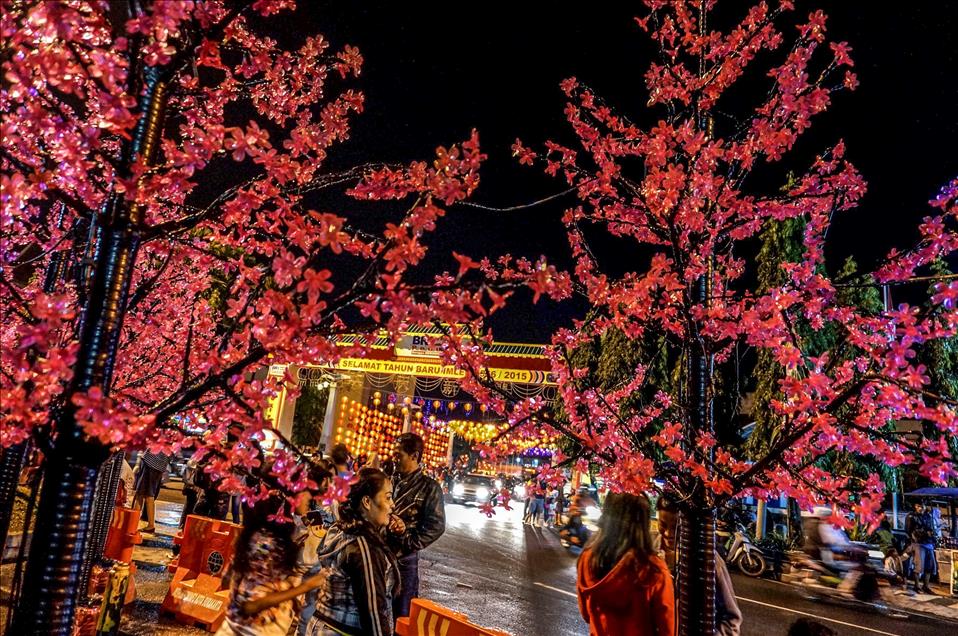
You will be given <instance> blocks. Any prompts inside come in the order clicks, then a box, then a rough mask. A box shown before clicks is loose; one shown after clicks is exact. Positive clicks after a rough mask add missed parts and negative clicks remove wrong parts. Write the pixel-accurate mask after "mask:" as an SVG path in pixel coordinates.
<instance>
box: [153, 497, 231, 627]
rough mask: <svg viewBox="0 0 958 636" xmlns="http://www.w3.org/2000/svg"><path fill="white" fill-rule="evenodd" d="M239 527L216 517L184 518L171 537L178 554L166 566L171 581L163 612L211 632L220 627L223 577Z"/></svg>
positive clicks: (226, 599)
mask: <svg viewBox="0 0 958 636" xmlns="http://www.w3.org/2000/svg"><path fill="white" fill-rule="evenodd" d="M241 530H242V526H238V525H236V524H234V523H228V522H226V521H220V520H218V519H210V518H208V517H199V516H197V515H190V516H188V517H187V518H186V525H185V527H184V528H183V531H182V532H181V533H180V534H179V535H177V536H176V537H175V538H174V539H173V542H174V543H178V544H179V545H180V554H179V555H178V556H177V557H176V558H175V559H173V561H172V562H171V563H170V565H169V569H170V571H171V572H173V580H172V581H171V582H170V589H169V591H168V592H167V593H166V598H165V599H163V605H162V606H161V611H162V612H163V613H164V614H166V615H167V616H172V617H173V618H174V619H176V621H177V622H180V623H183V624H186V625H194V626H197V627H200V628H202V629H205V630H207V631H210V632H215V631H216V630H217V629H219V627H220V624H222V622H223V619H224V618H225V617H226V605H227V603H228V602H229V590H227V589H224V588H223V576H225V574H226V571H227V570H228V569H229V566H230V563H231V562H232V561H233V550H234V549H235V546H236V539H237V537H239V534H240V531H241Z"/></svg>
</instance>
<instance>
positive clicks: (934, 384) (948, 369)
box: [918, 260, 958, 400]
mask: <svg viewBox="0 0 958 636" xmlns="http://www.w3.org/2000/svg"><path fill="white" fill-rule="evenodd" d="M954 273H955V272H953V271H951V270H950V269H949V268H948V264H947V263H945V262H944V261H943V260H937V261H935V262H934V263H932V265H931V274H932V275H933V276H945V275H948V274H954ZM918 357H919V359H920V360H921V362H922V363H923V364H924V365H925V366H926V367H928V377H929V379H930V380H931V384H930V386H929V387H928V390H929V391H932V392H933V393H937V394H938V395H942V396H944V397H948V398H951V399H953V400H958V336H955V337H951V338H942V339H937V340H932V341H931V342H929V343H927V344H925V346H923V347H921V349H919V351H918Z"/></svg>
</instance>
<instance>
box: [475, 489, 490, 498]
mask: <svg viewBox="0 0 958 636" xmlns="http://www.w3.org/2000/svg"><path fill="white" fill-rule="evenodd" d="M488 498H489V489H488V488H486V487H485V486H479V487H478V488H476V499H488Z"/></svg>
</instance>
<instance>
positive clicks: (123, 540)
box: [103, 506, 143, 563]
mask: <svg viewBox="0 0 958 636" xmlns="http://www.w3.org/2000/svg"><path fill="white" fill-rule="evenodd" d="M139 525H140V511H139V510H134V509H133V508H122V507H120V506H117V507H116V508H114V509H113V518H112V519H111V520H110V530H109V532H107V535H106V544H105V545H104V546H103V556H105V557H106V558H108V559H113V560H114V561H123V562H124V563H130V562H131V561H133V546H135V545H139V544H141V543H143V535H141V534H140V531H139V530H138V529H137V528H138V527H139Z"/></svg>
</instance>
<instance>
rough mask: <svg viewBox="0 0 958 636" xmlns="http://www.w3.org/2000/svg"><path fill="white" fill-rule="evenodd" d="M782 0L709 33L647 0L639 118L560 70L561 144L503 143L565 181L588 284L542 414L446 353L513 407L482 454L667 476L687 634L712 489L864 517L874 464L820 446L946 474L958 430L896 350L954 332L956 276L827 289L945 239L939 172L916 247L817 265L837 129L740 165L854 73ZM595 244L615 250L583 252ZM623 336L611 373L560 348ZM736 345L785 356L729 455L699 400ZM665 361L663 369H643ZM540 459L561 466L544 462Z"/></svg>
mask: <svg viewBox="0 0 958 636" xmlns="http://www.w3.org/2000/svg"><path fill="white" fill-rule="evenodd" d="M791 4H792V3H791V2H786V1H782V2H779V3H777V4H776V6H774V7H772V6H770V5H769V4H768V3H765V2H762V3H760V4H758V5H756V6H754V7H752V8H751V9H749V10H747V12H745V13H744V14H739V15H744V17H741V19H740V21H739V22H738V24H737V25H735V26H734V27H733V28H731V29H730V30H729V31H727V32H723V31H718V30H712V29H711V28H710V27H709V25H708V23H707V20H708V16H709V14H710V11H712V9H713V5H714V2H689V1H686V0H669V1H666V0H646V2H645V5H646V8H647V9H648V11H647V14H646V15H644V16H643V17H641V18H638V19H637V23H638V26H639V27H640V28H641V29H642V30H643V31H646V32H647V33H648V34H649V35H650V36H651V37H652V38H653V40H654V42H655V44H656V45H657V49H658V55H657V57H655V59H654V60H653V61H652V62H651V63H650V65H649V68H648V71H647V72H646V74H645V87H646V90H647V92H648V96H649V106H650V107H652V108H654V109H655V111H656V113H657V116H658V122H657V123H656V124H655V125H652V126H649V127H642V126H640V125H638V124H636V123H634V122H633V121H630V120H629V119H628V118H627V117H625V116H623V115H621V114H619V113H617V112H616V111H615V110H614V109H613V106H612V105H610V104H608V103H606V102H605V101H603V100H602V98H601V97H600V96H599V95H598V94H596V93H595V92H594V91H593V90H592V89H591V88H589V87H588V86H587V85H585V84H584V83H583V82H581V81H579V80H577V79H574V78H573V79H568V80H566V81H564V82H563V83H562V89H563V91H564V92H565V94H566V95H567V97H568V103H567V104H566V108H565V114H566V117H567V120H568V122H569V124H570V125H571V127H572V130H573V131H574V134H575V136H576V137H577V140H578V146H577V147H574V148H573V147H570V146H568V145H563V144H560V143H556V142H551V141H550V142H547V143H546V144H545V148H544V149H543V150H541V151H537V150H534V149H531V148H529V147H528V146H526V145H525V144H523V143H522V142H521V141H517V142H516V144H515V146H514V152H515V155H516V156H517V157H518V160H519V161H520V162H521V163H523V164H528V165H534V164H541V165H542V166H543V167H544V169H545V171H546V172H547V173H549V174H551V175H555V176H557V177H561V178H564V179H565V181H566V182H567V183H568V184H569V185H570V186H572V187H574V188H576V189H577V194H578V199H579V201H578V204H577V205H576V206H574V207H571V208H569V209H568V210H566V211H565V214H564V217H563V221H564V223H565V227H566V229H567V230H568V237H569V244H570V246H571V249H572V253H573V255H574V258H575V269H574V273H573V280H574V281H575V285H574V293H577V294H581V295H582V296H584V297H585V298H587V299H588V302H589V306H590V311H589V314H588V316H587V317H586V318H584V319H582V320H579V321H577V322H576V323H575V325H574V327H573V328H570V329H562V330H560V331H558V332H557V333H556V334H555V335H554V337H553V340H552V349H551V356H552V368H553V372H554V373H555V375H556V379H557V381H558V383H559V403H560V408H559V409H558V411H559V412H560V416H556V415H554V414H550V413H551V412H552V410H551V409H550V408H549V407H548V405H546V404H545V403H544V402H543V401H542V400H540V399H538V398H533V399H529V400H525V401H522V402H514V401H510V400H509V399H508V398H507V395H506V394H505V393H504V392H502V391H501V390H499V387H497V386H496V385H495V383H493V382H491V381H489V380H488V379H487V378H485V377H484V376H483V375H482V371H481V370H482V368H483V367H484V366H485V365H486V360H485V358H484V356H483V354H482V351H481V350H479V349H473V350H470V349H469V348H466V347H462V348H460V350H459V351H457V354H458V355H460V356H464V357H466V358H467V359H468V360H469V362H468V364H467V366H469V367H470V368H472V369H473V370H474V373H473V374H471V377H472V378H473V380H474V382H473V386H472V387H471V391H472V392H473V393H474V394H476V395H478V396H480V397H481V398H482V399H484V400H486V401H487V402H488V403H489V404H490V405H492V406H493V407H494V408H495V409H497V410H498V411H499V412H502V413H505V414H507V415H508V417H509V421H510V423H511V424H512V427H511V428H510V429H509V431H508V432H507V433H506V434H504V435H503V436H502V438H501V439H500V440H499V443H496V444H491V445H489V446H488V447H486V448H484V451H485V452H486V454H487V455H495V454H497V453H504V452H509V449H510V445H511V442H510V440H511V439H516V438H520V439H521V438H522V437H523V436H536V435H539V434H540V430H539V429H542V428H544V429H545V430H546V431H547V432H550V433H560V434H562V435H564V436H565V437H566V438H567V439H568V440H569V449H570V453H571V454H570V455H569V456H566V457H563V456H560V457H559V458H558V459H559V461H565V462H567V463H572V464H574V465H576V466H578V468H579V469H580V470H583V471H587V470H588V468H589V465H590V464H591V465H592V466H598V472H599V474H600V476H601V477H602V478H604V480H605V483H606V484H607V485H608V486H609V487H610V488H611V489H613V490H620V491H633V492H635V491H639V492H641V491H650V490H652V489H654V488H655V486H654V485H653V480H656V479H657V480H662V481H664V482H665V483H666V487H668V488H671V489H674V490H675V491H676V492H677V493H678V495H679V497H680V500H681V503H680V506H681V510H682V517H683V520H684V521H683V524H682V526H681V527H682V531H681V537H680V546H682V547H683V554H682V555H681V557H680V559H679V570H680V571H679V576H678V580H679V581H680V603H679V605H680V623H681V625H682V631H683V633H685V634H711V633H712V632H713V630H714V616H715V605H714V604H715V601H714V599H715V594H714V585H715V583H714V557H713V555H714V545H715V539H714V512H715V510H716V508H717V507H718V506H720V505H721V504H722V503H723V502H725V501H727V500H728V499H729V498H731V497H738V496H743V495H748V494H752V495H756V496H758V497H770V496H773V495H779V494H781V495H787V496H790V497H794V498H796V499H797V500H798V501H799V502H800V504H801V505H803V506H804V507H811V506H812V505H814V504H819V503H826V504H834V505H836V506H837V508H838V510H839V511H840V513H854V514H855V515H857V516H858V518H859V519H862V520H864V521H866V522H870V521H874V520H875V519H877V517H878V516H879V515H880V514H881V512H882V501H883V498H884V494H885V493H884V484H883V482H882V480H881V479H880V478H879V475H878V474H877V473H876V474H872V475H870V476H868V477H867V478H864V479H862V478H857V477H837V476H835V475H832V474H829V473H828V472H827V471H826V470H824V469H823V468H822V464H823V460H825V459H826V458H827V457H828V456H829V455H830V454H833V453H838V452H842V453H851V454H853V455H855V456H858V457H861V458H867V459H869V460H870V461H874V462H877V463H881V464H884V465H887V466H892V467H894V466H902V465H905V464H915V465H918V466H919V467H920V470H921V473H922V475H924V476H925V477H927V478H928V479H929V480H931V481H933V482H935V483H945V482H946V481H947V480H948V479H951V478H954V477H956V476H958V472H956V467H955V461H954V460H955V458H954V457H953V456H952V455H951V452H950V448H949V444H948V440H949V439H950V438H953V437H954V435H955V434H956V433H958V405H956V403H955V401H954V400H951V399H948V398H946V397H943V396H939V395H935V394H934V393H933V392H931V391H929V390H928V386H927V385H928V377H927V371H926V368H925V367H924V366H923V365H921V364H920V363H918V362H917V361H916V358H915V355H916V348H917V347H918V346H920V345H922V344H924V343H928V342H932V341H935V340H939V339H944V338H948V337H953V336H954V334H955V333H956V329H958V306H956V305H958V283H956V282H955V281H954V279H953V278H947V279H942V280H940V281H939V282H937V283H936V284H935V286H934V287H933V289H932V292H931V293H930V294H929V295H928V297H927V299H926V300H927V302H926V303H925V304H923V305H922V306H904V305H903V306H899V307H897V308H891V309H889V310H887V311H884V312H880V313H879V314H877V315H875V314H872V313H867V312H865V311H862V310H861V309H859V308H858V307H856V306H854V305H853V304H848V303H843V301H842V298H843V297H847V296H848V295H847V294H846V295H842V294H839V293H838V289H839V287H840V286H841V285H875V284H897V283H902V282H905V281H908V280H909V279H910V278H912V277H914V276H915V275H916V273H923V272H925V271H926V270H927V267H928V266H929V264H930V263H932V261H934V260H935V259H938V258H943V257H947V255H949V254H954V253H955V250H956V249H958V233H956V223H958V180H956V181H953V182H951V183H950V184H948V185H946V186H945V187H944V188H943V189H942V191H941V192H940V194H939V195H938V196H937V197H936V198H935V199H934V200H933V201H931V206H932V210H931V212H930V213H929V215H928V216H926V217H925V218H924V219H923V220H922V221H921V223H920V225H919V231H920V241H919V242H918V244H917V245H916V246H914V247H913V248H911V249H907V250H902V251H893V252H892V253H890V254H888V256H887V259H886V260H885V261H884V263H883V264H882V265H881V266H880V267H879V268H878V269H877V271H875V272H873V273H872V274H871V275H868V276H865V275H859V276H855V277H854V278H851V279H847V280H840V279H838V278H835V277H830V276H829V274H828V272H827V267H826V263H825V258H824V250H823V248H824V244H825V236H826V232H827V230H828V228H829V224H830V223H831V221H832V218H833V217H834V215H835V214H839V213H842V212H844V211H846V210H849V209H851V208H853V207H854V206H855V205H856V204H857V202H858V201H859V199H860V198H861V196H862V194H863V193H864V192H865V182H864V179H863V178H862V176H861V175H860V174H859V173H858V172H857V171H856V170H855V168H854V166H852V165H851V163H849V161H848V160H847V159H846V158H845V145H844V143H843V142H841V141H840V140H836V141H835V143H834V145H832V146H831V147H830V148H827V149H825V150H824V151H823V152H822V153H821V154H820V155H819V156H818V157H817V158H816V159H815V160H814V161H813V162H812V163H811V165H809V166H807V169H805V170H804V171H803V172H800V173H799V174H798V175H797V176H795V177H794V178H793V179H789V180H788V183H787V184H786V186H785V187H784V188H781V189H780V188H779V187H778V186H777V185H771V187H769V188H768V189H767V190H762V188H761V185H760V184H761V181H758V180H757V179H756V178H755V177H754V176H753V172H754V171H755V170H756V169H757V168H759V167H760V166H764V165H766V164H776V163H778V162H780V160H781V159H782V158H783V156H784V155H785V154H786V153H787V152H788V151H789V150H790V149H791V148H792V147H793V146H794V144H795V142H796V140H797V139H798V138H799V137H800V136H801V134H802V133H803V132H804V131H805V130H806V129H807V128H808V127H809V125H810V124H811V120H812V119H813V118H814V117H815V116H816V115H817V114H819V113H821V112H822V111H824V110H825V109H826V108H827V107H828V106H829V104H830V103H831V100H832V98H833V96H834V95H835V94H836V93H837V92H839V91H843V90H853V89H854V88H855V87H856V85H857V79H856V76H855V74H854V71H853V61H852V59H851V57H850V55H849V52H850V47H849V46H848V45H847V44H846V43H844V42H827V41H826V38H825V33H826V28H825V21H826V18H825V15H824V14H823V13H822V12H820V11H816V12H814V13H812V14H811V15H809V16H808V17H807V19H806V20H805V21H803V22H802V23H801V24H799V25H798V28H797V30H796V29H795V28H794V27H793V28H791V29H789V30H787V31H780V30H779V28H778V27H777V26H776V24H777V22H779V21H781V20H780V18H781V16H782V14H783V13H786V12H788V11H789V10H791V9H792V6H791ZM732 6H735V5H734V4H733V5H732ZM728 10H729V11H734V10H737V8H736V9H733V8H732V7H728ZM726 17H727V16H726ZM786 42H788V44H786ZM760 55H761V56H762V58H763V59H764V58H768V59H772V58H773V57H774V56H775V55H778V65H777V66H774V67H773V68H771V69H770V70H768V72H767V82H768V89H769V90H768V92H767V94H765V95H761V96H759V100H758V103H757V105H756V106H755V107H754V109H753V110H751V111H750V112H748V113H747V114H746V115H745V116H744V117H741V118H738V117H734V116H732V115H730V114H729V113H730V112H733V110H734V109H735V108H736V104H740V103H741V93H740V92H739V93H738V94H737V97H736V99H726V98H727V96H728V95H731V94H736V90H737V88H739V87H737V86H736V83H737V82H739V81H740V80H742V77H743V75H744V74H745V73H746V71H748V72H751V73H754V72H755V70H754V68H753V66H755V65H754V64H753V62H754V61H755V60H756V58H758V57H759V56H760ZM757 184H759V185H757ZM789 219H795V220H798V222H800V224H801V226H802V227H803V234H802V248H801V250H800V252H801V254H800V256H799V257H798V258H795V259H794V260H787V261H786V262H784V263H783V265H782V268H783V270H784V273H785V276H783V277H782V282H781V284H778V285H772V286H771V287H769V288H767V289H762V290H757V289H755V285H754V284H752V283H750V282H749V281H750V276H749V275H748V274H749V271H750V266H753V265H752V264H753V263H754V257H755V250H756V245H757V241H756V240H755V239H756V237H757V236H758V234H759V232H760V231H761V230H762V229H763V227H765V226H766V225H767V224H769V223H770V222H773V221H775V222H781V221H785V220H789ZM602 235H605V236H604V237H603V240H602V241H600V242H597V241H596V240H595V239H596V238H597V237H599V236H602ZM608 235H611V237H612V238H611V239H610V238H608ZM609 245H613V246H614V248H613V249H616V250H617V251H618V253H616V254H609V253H608V252H603V251H602V246H609ZM623 254H627V255H628V256H627V258H625V257H623ZM609 261H613V262H615V263H619V264H621V263H623V262H629V263H631V265H629V266H628V267H626V269H627V271H626V272H625V273H621V272H620V273H614V272H613V271H612V270H610V269H608V268H604V267H603V265H604V264H607V263H608V262H609ZM490 275H492V274H491V273H490ZM923 284H925V283H923ZM826 326H827V327H828V328H829V329H830V330H831V331H833V332H834V333H835V334H837V335H836V336H835V338H836V341H835V343H834V344H833V345H832V347H831V348H830V349H829V350H824V351H814V350H812V348H811V346H810V343H808V342H806V341H805V340H804V339H803V337H802V333H803V331H804V332H806V333H807V330H809V329H811V330H820V329H823V328H825V327H826ZM799 327H801V328H799ZM622 338H625V339H627V340H631V341H632V342H634V343H635V350H638V351H644V352H645V354H644V355H645V359H643V360H640V361H639V362H638V363H636V364H635V366H634V368H633V369H632V372H631V373H630V374H628V377H627V379H625V380H622V381H620V382H618V383H616V384H613V385H611V386H610V385H609V384H607V383H603V382H601V381H600V380H601V377H600V376H601V373H598V372H597V370H596V368H595V367H594V366H590V365H589V364H588V359H587V358H588V357H587V356H582V355H579V354H580V352H581V351H582V350H583V349H586V348H590V347H600V348H601V347H602V346H603V344H604V343H608V342H609V340H610V339H619V340H621V339H622ZM650 345H654V346H650ZM747 351H751V352H752V353H751V354H750V355H749V356H746V355H744V352H747ZM755 351H766V352H768V353H769V355H771V356H772V358H773V359H774V360H775V361H776V362H777V363H778V365H780V367H781V368H782V369H783V373H782V375H781V377H780V378H779V379H778V386H779V388H780V390H781V399H778V400H775V401H773V403H772V405H771V408H772V409H773V410H774V412H775V413H776V415H777V420H778V422H779V423H778V425H777V427H776V429H775V430H774V431H773V432H772V434H771V437H770V441H769V443H768V444H767V446H766V447H765V448H764V449H763V450H762V452H761V453H760V454H759V455H758V456H757V457H755V456H749V455H748V454H747V453H746V449H745V448H744V444H743V443H742V439H741V437H740V436H739V435H738V431H736V430H734V427H732V426H731V422H726V421H716V418H715V417H714V408H715V398H716V395H717V393H718V391H719V387H721V386H726V387H727V386H728V384H729V383H728V382H725V383H724V385H723V380H728V378H729V376H730V375H732V374H735V373H738V374H740V375H747V373H748V370H747V368H741V365H742V364H746V363H747V362H748V361H749V360H752V364H754V359H755V356H754V352H755ZM663 361H664V365H665V368H667V369H676V370H677V372H676V373H675V374H674V376H672V377H668V374H666V375H665V376H663V374H662V373H659V372H655V373H653V370H654V369H659V368H661V367H662V365H663ZM663 378H665V379H663ZM900 419H918V420H923V421H925V422H926V423H927V424H928V426H927V429H928V430H930V431H933V432H934V433H933V434H932V435H926V436H925V437H923V438H922V439H921V440H920V441H918V442H910V441H908V440H906V439H903V438H902V437H900V436H898V435H896V434H895V432H894V428H893V423H894V422H895V421H896V420H900ZM543 477H545V478H547V479H559V478H560V475H559V474H558V473H556V472H555V468H554V467H550V468H549V469H548V470H547V471H545V472H544V474H543ZM836 520H838V521H842V518H841V514H839V515H836Z"/></svg>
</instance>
